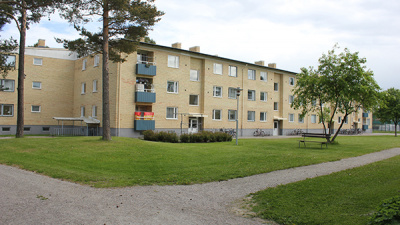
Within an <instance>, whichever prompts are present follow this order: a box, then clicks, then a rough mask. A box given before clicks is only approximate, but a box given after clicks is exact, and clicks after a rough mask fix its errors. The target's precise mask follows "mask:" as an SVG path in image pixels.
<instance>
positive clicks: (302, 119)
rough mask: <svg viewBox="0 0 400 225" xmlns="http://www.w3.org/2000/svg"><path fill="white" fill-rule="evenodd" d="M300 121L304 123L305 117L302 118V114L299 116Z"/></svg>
mask: <svg viewBox="0 0 400 225" xmlns="http://www.w3.org/2000/svg"><path fill="white" fill-rule="evenodd" d="M298 120H299V123H304V116H301V114H299V116H298Z"/></svg>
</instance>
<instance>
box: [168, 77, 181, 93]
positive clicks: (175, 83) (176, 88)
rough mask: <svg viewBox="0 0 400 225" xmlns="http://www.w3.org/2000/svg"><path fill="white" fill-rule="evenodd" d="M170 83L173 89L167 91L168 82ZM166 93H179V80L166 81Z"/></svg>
mask: <svg viewBox="0 0 400 225" xmlns="http://www.w3.org/2000/svg"><path fill="white" fill-rule="evenodd" d="M170 83H172V87H173V91H169V90H168V87H170V86H169V84H170ZM167 93H172V94H178V93H179V82H178V81H170V80H169V81H167Z"/></svg>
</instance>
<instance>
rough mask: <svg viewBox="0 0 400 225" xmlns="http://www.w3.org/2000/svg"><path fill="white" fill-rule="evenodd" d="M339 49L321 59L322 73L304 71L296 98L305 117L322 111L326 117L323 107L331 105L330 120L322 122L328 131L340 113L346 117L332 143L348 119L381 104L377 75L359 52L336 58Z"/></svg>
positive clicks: (297, 84)
mask: <svg viewBox="0 0 400 225" xmlns="http://www.w3.org/2000/svg"><path fill="white" fill-rule="evenodd" d="M337 49H339V47H338V46H337V45H335V46H334V48H333V49H332V50H331V51H328V54H323V55H322V57H321V58H319V66H318V70H315V69H314V68H312V67H310V68H309V69H306V68H302V69H301V73H300V74H299V75H298V81H297V83H296V86H295V88H294V94H295V96H296V98H295V100H294V102H293V104H292V107H294V108H295V109H301V110H302V113H303V115H305V114H307V113H308V112H311V111H319V115H320V116H323V115H326V113H324V112H323V111H324V110H323V105H324V104H327V105H328V106H329V107H330V108H331V110H330V117H329V118H328V119H326V118H322V119H321V122H322V124H323V126H324V132H325V130H326V125H325V121H327V123H328V127H331V124H333V119H334V118H335V115H336V114H337V113H343V114H344V119H343V120H342V122H341V124H340V126H339V128H338V129H337V131H336V133H335V135H334V136H333V137H332V138H331V140H330V141H331V142H333V141H334V140H335V138H336V137H337V135H338V134H339V131H340V129H341V128H342V126H343V124H344V122H345V121H346V119H347V117H348V116H349V115H350V114H351V113H353V112H358V111H359V110H360V109H361V108H363V109H364V110H369V109H371V108H372V107H374V106H375V105H376V104H377V102H378V94H379V92H378V91H379V89H380V88H379V86H378V84H377V83H376V81H375V80H374V78H373V72H372V71H371V70H367V69H366V66H365V65H364V64H365V63H366V59H365V58H360V57H359V56H358V52H355V53H351V52H350V51H349V50H348V49H347V48H345V49H344V51H343V52H340V53H339V54H336V50H337Z"/></svg>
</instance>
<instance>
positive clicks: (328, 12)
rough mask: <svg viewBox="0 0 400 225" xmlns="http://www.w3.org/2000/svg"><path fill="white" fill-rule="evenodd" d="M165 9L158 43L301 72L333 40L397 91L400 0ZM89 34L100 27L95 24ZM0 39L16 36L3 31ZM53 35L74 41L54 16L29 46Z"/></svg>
mask: <svg viewBox="0 0 400 225" xmlns="http://www.w3.org/2000/svg"><path fill="white" fill-rule="evenodd" d="M155 4H156V6H157V7H158V9H159V10H162V11H164V12H165V15H164V16H163V17H162V20H161V21H160V22H159V23H158V24H157V25H156V26H155V27H154V29H153V31H150V37H151V38H153V39H154V40H155V41H156V42H157V44H160V45H166V46H171V44H172V43H175V42H181V43H182V48H184V49H189V48H190V47H192V46H200V51H201V52H202V53H206V54H212V55H219V56H222V57H226V58H232V59H237V60H241V61H245V62H250V63H253V62H255V61H259V60H264V61H265V63H276V64H277V67H278V68H279V69H284V70H289V71H293V72H299V71H300V68H301V67H308V66H314V67H316V66H317V65H318V58H319V57H321V55H322V54H323V53H327V51H328V50H330V49H332V47H333V46H334V45H335V44H336V43H338V44H339V46H341V47H342V48H345V47H347V48H349V49H350V51H351V52H356V51H357V52H359V55H360V56H362V57H365V58H367V67H368V68H369V69H371V70H372V71H374V74H375V76H374V77H375V80H377V82H378V84H379V85H380V86H381V87H382V89H384V90H385V89H387V88H390V87H395V88H398V89H400V82H399V80H400V79H399V78H398V77H399V75H398V74H399V71H400V63H399V59H400V29H399V24H400V13H398V12H400V1H398V0H385V1H378V0H336V1H329V0H284V1H283V0H268V1H265V0H241V1H239V0H229V1H227V0H202V1H196V0H185V1H178V0H168V1H166V0H156V1H155ZM92 29H97V27H96V25H94V26H92ZM0 35H1V37H2V38H6V37H8V36H11V35H12V36H13V37H14V38H17V37H18V32H17V30H16V28H15V27H14V26H13V25H11V26H7V27H6V28H5V29H3V31H1V33H0ZM54 37H60V38H66V39H74V38H77V37H78V34H77V32H75V31H74V29H73V27H71V26H70V25H68V23H66V22H65V21H64V20H62V19H60V18H59V17H58V16H57V15H54V16H52V17H51V21H48V20H47V18H44V19H43V20H42V21H41V23H39V24H35V25H32V26H31V29H30V30H29V31H28V34H27V44H28V45H33V44H34V43H36V42H37V40H38V39H39V38H41V39H46V44H47V45H48V46H50V47H62V46H61V45H60V44H57V43H56V42H55V41H54Z"/></svg>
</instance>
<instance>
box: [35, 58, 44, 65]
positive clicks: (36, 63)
mask: <svg viewBox="0 0 400 225" xmlns="http://www.w3.org/2000/svg"><path fill="white" fill-rule="evenodd" d="M33 65H35V66H41V65H43V58H33Z"/></svg>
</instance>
